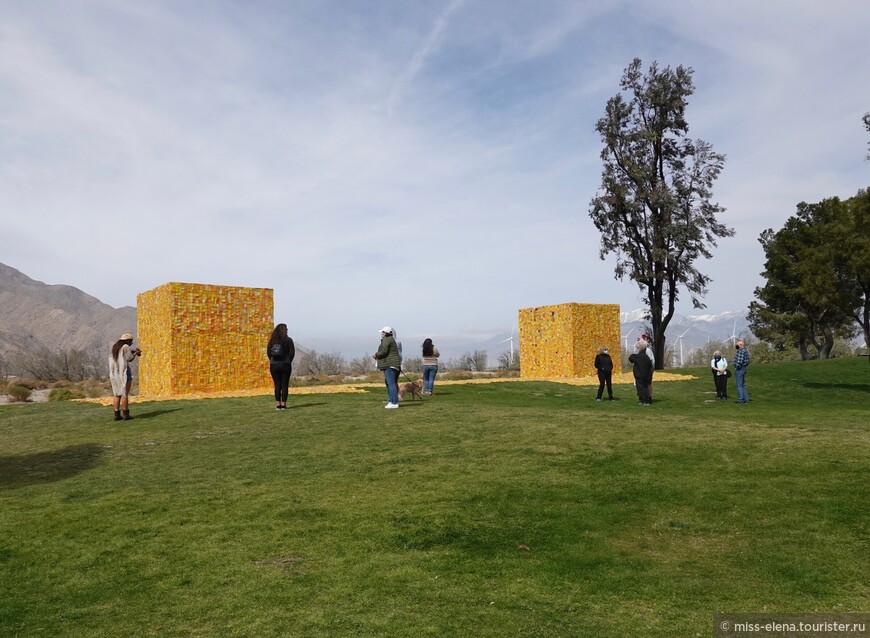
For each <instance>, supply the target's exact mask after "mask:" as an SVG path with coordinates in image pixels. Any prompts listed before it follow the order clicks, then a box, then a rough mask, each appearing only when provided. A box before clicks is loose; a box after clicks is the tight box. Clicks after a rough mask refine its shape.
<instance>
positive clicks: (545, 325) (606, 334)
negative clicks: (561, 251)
mask: <svg viewBox="0 0 870 638" xmlns="http://www.w3.org/2000/svg"><path fill="white" fill-rule="evenodd" d="M519 339H520V370H521V372H520V376H521V377H522V378H523V379H539V378H544V379H551V378H556V377H583V376H590V375H595V374H596V372H595V366H594V365H593V364H594V361H595V355H596V354H598V348H599V347H601V346H607V347H608V348H609V349H610V356H611V358H612V359H613V363H614V375H616V374H619V373H620V360H621V357H620V341H619V339H620V324H619V305H618V304H581V303H566V304H558V305H554V306H539V307H536V308H522V309H520V311H519Z"/></svg>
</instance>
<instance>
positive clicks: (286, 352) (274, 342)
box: [266, 323, 296, 410]
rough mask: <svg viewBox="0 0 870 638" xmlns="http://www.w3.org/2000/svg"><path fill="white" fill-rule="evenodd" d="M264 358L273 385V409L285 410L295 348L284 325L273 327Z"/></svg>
mask: <svg viewBox="0 0 870 638" xmlns="http://www.w3.org/2000/svg"><path fill="white" fill-rule="evenodd" d="M266 356H267V357H269V373H270V374H271V375H272V381H273V382H274V383H275V403H276V404H277V405H276V406H275V409H276V410H286V409H287V392H288V388H289V386H290V373H291V372H292V371H293V357H295V356H296V346H294V345H293V339H291V338H290V337H289V336H288V335H287V324H286V323H279V324H278V325H277V326H275V329H274V330H273V331H272V336H271V337H269V343H268V344H267V345H266Z"/></svg>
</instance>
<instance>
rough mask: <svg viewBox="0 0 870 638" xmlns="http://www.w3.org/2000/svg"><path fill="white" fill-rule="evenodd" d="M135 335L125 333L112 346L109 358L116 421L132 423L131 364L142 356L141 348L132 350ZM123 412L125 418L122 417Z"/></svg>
mask: <svg viewBox="0 0 870 638" xmlns="http://www.w3.org/2000/svg"><path fill="white" fill-rule="evenodd" d="M132 345H133V335H131V334H130V333H129V332H125V333H124V334H122V335H121V338H120V339H118V340H117V341H116V342H115V345H113V346H112V356H110V357H109V381H111V382H112V407H113V408H114V410H115V421H121V420H122V419H123V420H124V421H130V420H131V419H132V418H133V417H132V416H130V388H131V387H132V386H133V371H132V370H131V369H130V364H131V363H132V362H133V360H134V359H135V358H136V357H139V356H142V351H141V350H140V349H139V348H132V347H131V346H132ZM122 410H123V412H124V416H121V411H122Z"/></svg>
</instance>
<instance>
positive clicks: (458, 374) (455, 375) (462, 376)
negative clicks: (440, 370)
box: [445, 370, 474, 381]
mask: <svg viewBox="0 0 870 638" xmlns="http://www.w3.org/2000/svg"><path fill="white" fill-rule="evenodd" d="M445 376H446V377H447V378H448V379H450V380H451V381H467V380H468V379H473V378H474V375H473V374H471V371H470V370H451V371H450V372H447V373H446V374H445Z"/></svg>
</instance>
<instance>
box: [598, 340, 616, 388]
mask: <svg viewBox="0 0 870 638" xmlns="http://www.w3.org/2000/svg"><path fill="white" fill-rule="evenodd" d="M595 369H596V370H598V396H597V397H596V398H595V400H596V401H601V395H602V394H604V384H605V383H606V384H607V398H608V399H610V400H611V401H613V387H612V386H611V385H610V384H611V381H612V378H613V359H611V358H610V355H609V354H607V346H601V347H600V348H599V349H598V354H596V355H595Z"/></svg>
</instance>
